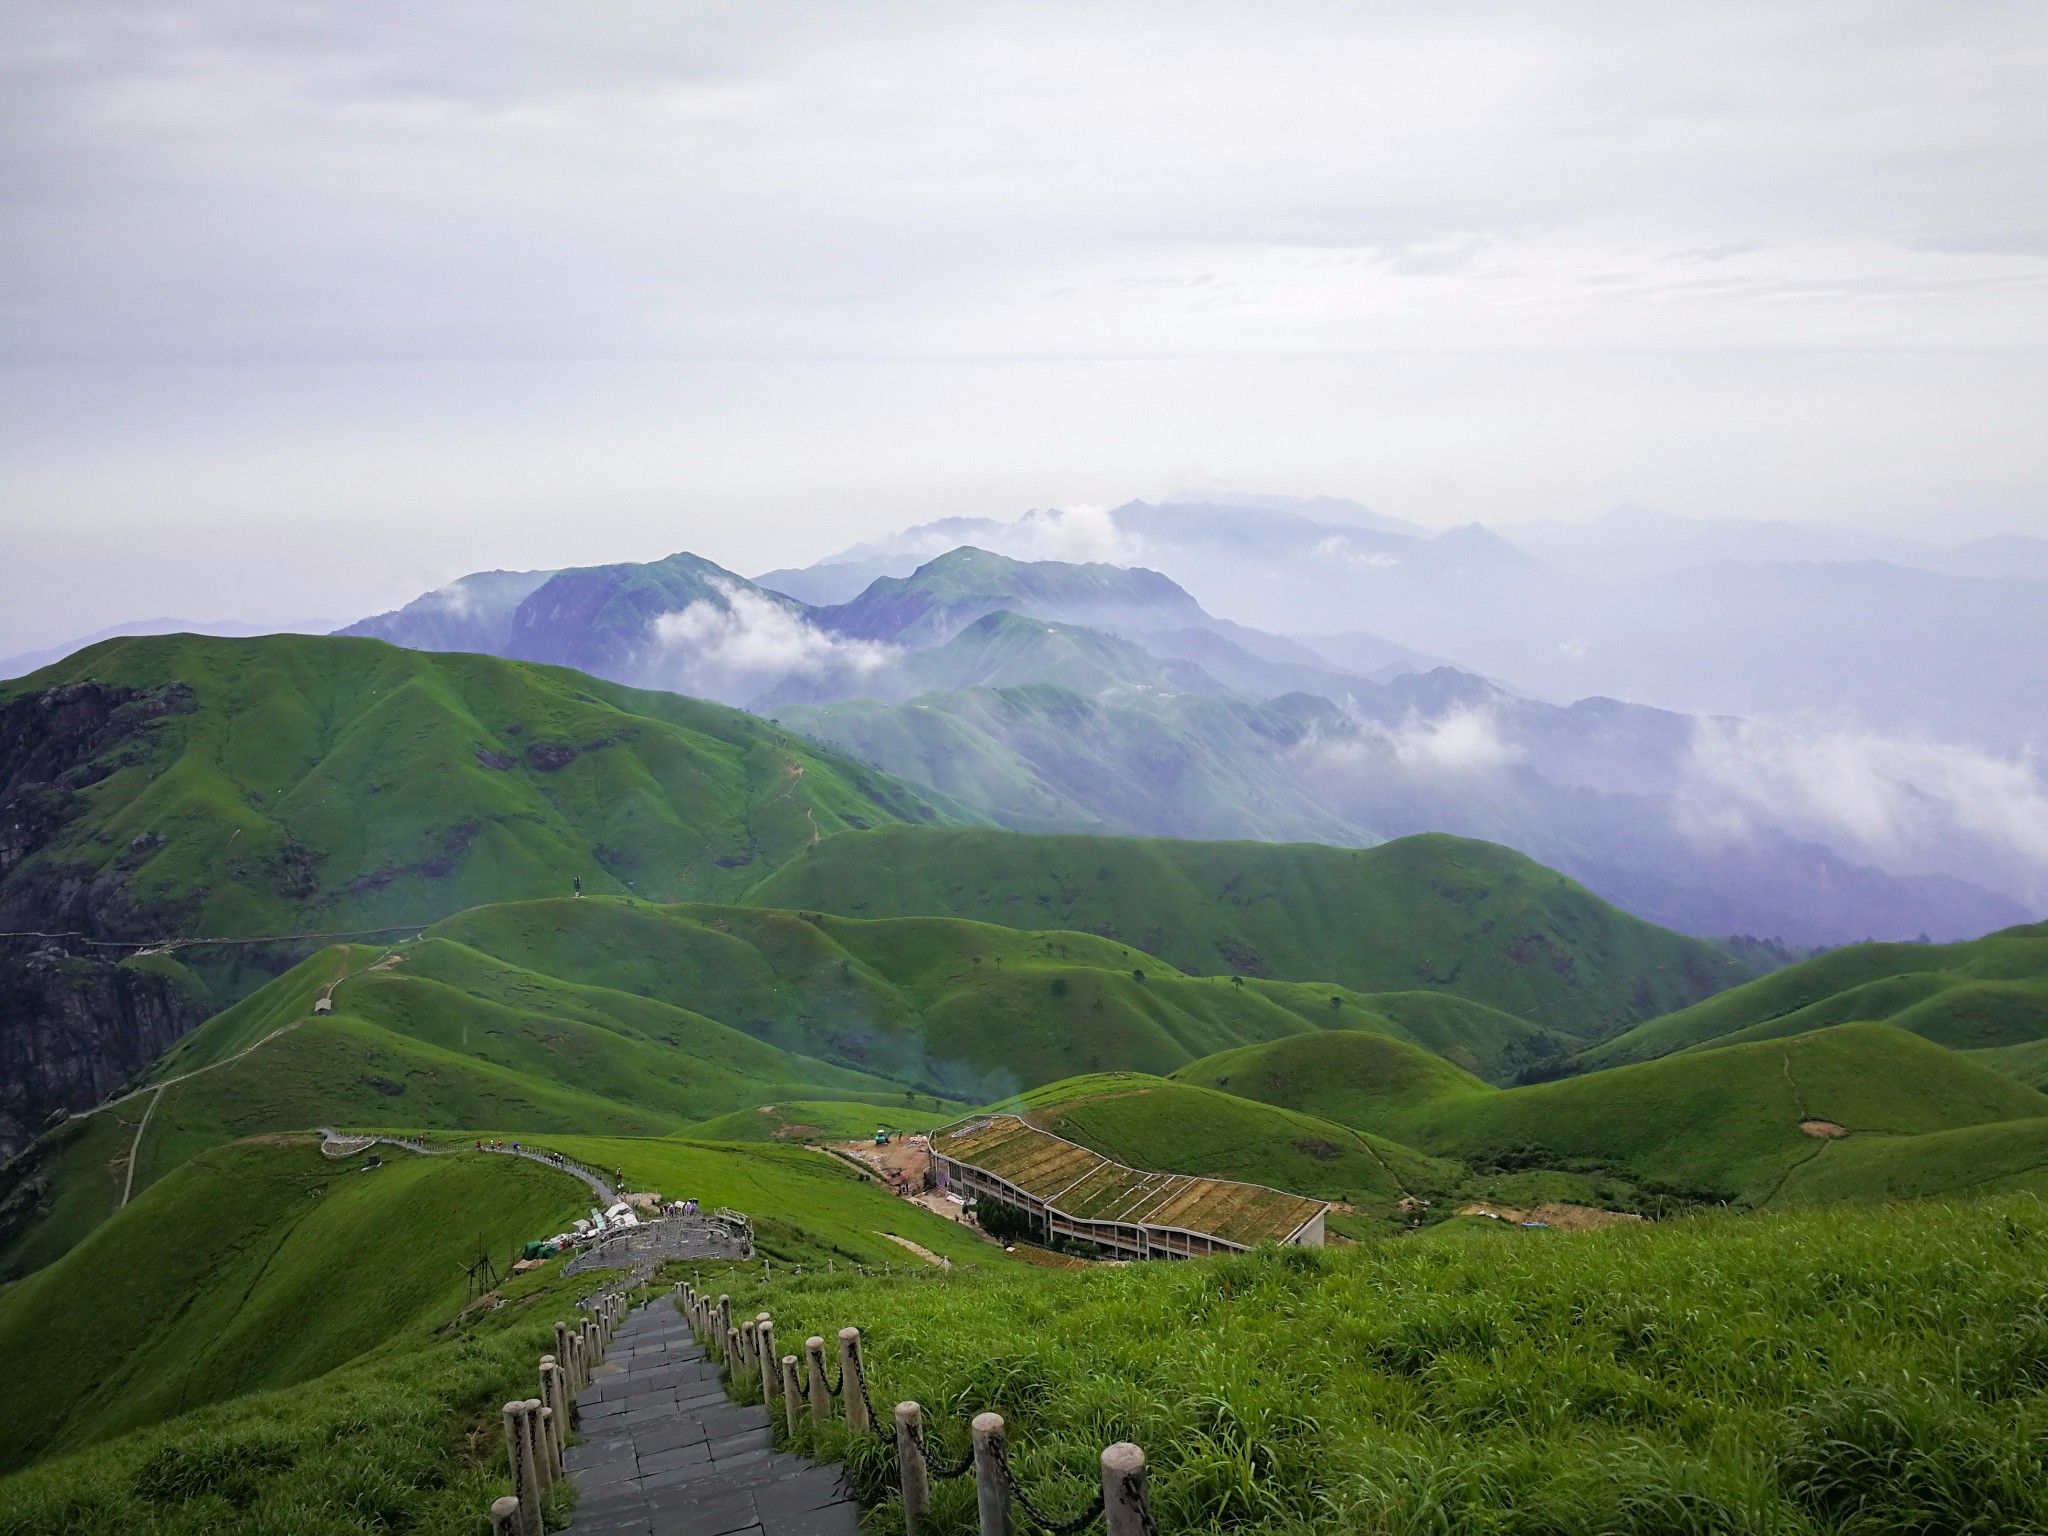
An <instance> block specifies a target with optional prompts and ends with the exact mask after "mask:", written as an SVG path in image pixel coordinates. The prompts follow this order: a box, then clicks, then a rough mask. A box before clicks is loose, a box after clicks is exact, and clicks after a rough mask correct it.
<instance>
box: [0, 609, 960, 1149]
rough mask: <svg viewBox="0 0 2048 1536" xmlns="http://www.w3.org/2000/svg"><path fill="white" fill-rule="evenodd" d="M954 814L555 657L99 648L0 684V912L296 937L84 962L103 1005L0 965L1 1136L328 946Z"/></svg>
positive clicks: (363, 644)
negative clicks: (15, 1086) (528, 660)
mask: <svg viewBox="0 0 2048 1536" xmlns="http://www.w3.org/2000/svg"><path fill="white" fill-rule="evenodd" d="M954 814H955V813H954V812H952V811H950V810H947V809H945V808H942V807H939V806H938V805H936V804H935V803H934V801H933V800H932V799H931V798H930V797H929V796H928V795H925V794H922V793H920V792H916V791H912V790H910V789H908V788H906V787H905V786H903V785H901V784H898V783H896V782H895V781H893V780H890V779H888V778H887V777H886V776H884V775H881V774H878V773H875V772H873V771H871V770H868V769H863V768H860V767H858V766H856V765H853V764H850V763H847V762H844V761H842V760H839V759H836V758H833V757H832V756H830V755H829V754H827V753H823V752H821V751H819V750H818V749H817V748H816V747H814V746H812V745H811V744H810V743H808V742H806V741H804V740H803V739H802V738H800V737H797V736H794V735H792V734H790V733H787V732H784V731H781V730H779V729H777V728H775V727H773V726H771V725H769V724H768V723H766V722H764V721H761V720H758V719H756V718H754V717H753V716H750V715H746V714H743V713H741V712H740V711H737V710H731V709H725V708H722V707H720V706H718V705H714V704H706V703H701V702H699V701H696V700H692V699H686V698H681V697H678V696H676V695H673V694H664V693H642V692H636V691H635V690H633V689H629V688H623V687H619V686H617V685H615V684H611V683H604V682H599V681H598V680H597V679H595V678H591V677H586V676H583V675H581V674H579V673H574V672H567V671H563V670H561V669H558V668H553V667H544V666H538V665H531V664H525V663H520V662H513V661H504V660H499V659H496V658H492V657H487V656H473V655H428V654H423V653H420V652H414V651H402V650H397V649H394V648H393V647H391V646H388V645H385V644H383V643H382V642H380V641H375V640H362V639H337V638H331V637H330V638H319V637H309V636H297V635H278V636H266V637H261V638H257V639H248V640H227V639H211V638H202V637H195V636H191V635H168V636H153V637H145V638H132V639H122V640H112V641H108V642H106V643H104V644H101V645H95V646H91V647H88V648H87V649H85V650H83V651H80V652H78V653H77V654H76V655H73V656H70V657H67V658H66V659H65V660H63V661H61V662H59V663H56V664H55V665H53V666H50V667H46V668H44V669H43V670H41V671H40V672H37V673H34V674H32V675H30V676H29V677H26V678H22V679H17V680H15V681H13V682H10V683H6V684H4V685H0V823H4V824H5V825H6V826H7V827H8V829H9V832H8V852H7V857H6V859H5V860H4V861H0V863H4V868H0V928H6V929H14V930H28V931H33V932H48V931H52V930H58V931H67V932H75V933H79V934H81V935H82V936H83V937H84V938H85V939H86V940H159V939H177V940H192V939H237V940H247V939H250V938H257V937H274V938H276V939H277V940H278V942H274V943H256V944H251V943H246V942H238V943H233V944H212V943H209V944H196V945H190V946H188V947H182V948H179V949H178V950H177V952H176V957H175V959H173V958H172V957H170V956H158V957H155V958H154V959H153V960H151V961H149V962H147V963H145V964H139V965H130V966H125V967H120V968H113V967H110V966H109V965H108V964H107V961H106V960H104V959H99V960H92V961H90V962H88V961H87V960H85V959H82V958H80V959H74V960H73V961H72V962H71V963H72V964H73V965H74V966H92V967H97V968H98V973H99V974H100V975H101V979H102V980H103V981H104V983H105V985H104V986H103V988H102V990H103V991H104V993H105V994H106V999H107V1001H106V1002H104V1003H96V1004H95V1005H93V1006H89V1007H81V1006H79V1005H77V1004H76V1003H74V1002H73V1001H71V999H73V998H74V997H76V996H77V994H78V989H77V987H75V986H72V985H69V984H67V985H65V986H58V985H56V984H55V983H53V982H50V981H48V980H47V978H45V979H43V980H41V981H39V980H38V979H37V977H38V976H39V975H40V974H41V973H37V972H33V971H32V970H25V969H24V968H23V967H22V966H21V965H19V964H15V963H13V962H12V961H11V960H10V961H8V962H6V963H0V1004H4V1006H0V1067H4V1068H5V1069H6V1071H7V1074H8V1075H10V1076H13V1075H16V1074H17V1073H18V1074H19V1077H20V1080H21V1081H22V1082H23V1083H24V1084H25V1085H26V1087H25V1093H24V1095H23V1096H22V1097H20V1098H14V1097H10V1098H9V1099H8V1100H7V1101H6V1102H5V1103H4V1104H0V1152H11V1151H13V1150H14V1149H15V1148H16V1147H18V1146H20V1145H22V1144H23V1143H25V1142H26V1141H27V1140H28V1139H29V1138H30V1137H31V1136H32V1135H33V1134H34V1133H35V1131H36V1130H37V1129H39V1128H40V1127H41V1126H42V1124H43V1123H44V1121H45V1119H46V1117H47V1116H48V1115H49V1114H50V1112H51V1110H52V1109H54V1108H58V1107H62V1108H68V1109H78V1108H82V1107H83V1106H84V1105H86V1104H89V1103H91V1102H93V1101H94V1100H96V1099H98V1098H100V1097H101V1096H103V1095H104V1094H105V1093H106V1091H107V1090H108V1089H110V1088H112V1087H113V1086H114V1085H116V1084H118V1083H120V1082H121V1081H122V1080H123V1079H124V1078H126V1077H127V1076H128V1074H130V1073H131V1072H133V1071H134V1070H135V1069H137V1068H139V1067H141V1066H142V1065H144V1064H145V1062H146V1061H147V1060H148V1059H149V1058H150V1057H152V1056H154V1055H156V1054H157V1053H158V1052H160V1051H161V1050H162V1049H163V1048H164V1047H165V1046H166V1045H168V1044H169V1043H170V1042H171V1041H172V1040H174V1039H176V1038H177V1036H178V1034H179V1033H180V1032H181V1031H182V1030H183V1029H185V1028H189V1027H190V1025H191V1024H193V1023H196V1022H197V1021H198V1020H199V1019H200V1018H203V1017H205V1016H206V1014H208V1013H209V1012H212V1011H213V1010H215V1009H217V1008H219V1007H221V1006H223V1005H225V1004H226V1003H230V1002H233V1001H234V1000H235V999H236V998H238V997H240V996H243V995H246V994H247V993H248V992H249V991H251V990H253V989H254V988H255V987H257V986H259V985H261V984H263V983H264V982H267V981H269V980H270V979H271V978H272V977H273V976H275V975H276V974H277V973H278V972H279V971H281V970H283V969H284V968H285V967H286V966H288V965H290V964H291V963H292V962H293V961H295V960H298V959H300V958H302V957H303V956H304V955H306V954H308V953H310V952H311V951H312V950H313V949H316V948H318V947H319V945H320V944H321V943H322V942H323V941H325V940H327V939H333V938H342V937H348V936H351V935H363V934H366V933H369V932H372V931H379V930H388V929H391V928H392V927H394V926H395V925H401V924H424V923H431V922H433V921H435V920H436V919H438V918H441V917H445V916H447V915H448V914H449V913H451V912H455V911H459V910H462V909H463V908H466V907H470V906H474V905H476V904H478V903H480V902H486V901H502V900H508V899H517V898H522V897H536V896H550V895H565V894H568V893H569V892H570V891H571V890H572V889H574V888H575V885H576V883H577V882H579V881H580V882H581V884H582V887H583V888H584V889H585V890H587V891H590V892H593V893H596V892H612V893H621V894H623V893H626V892H629V891H630V892H632V893H635V894H638V895H642V896H647V897H659V898H661V899H665V900H675V899H686V898H699V899H701V898H706V897H721V896H723V897H736V896H737V895H738V894H739V893H740V892H742V891H743V890H744V889H745V888H747V887H748V886H750V885H752V884H753V883H755V882H756V881H757V880H758V879H759V878H760V875H761V874H762V873H763V872H764V871H765V870H766V869H768V868H770V867H772V866H773V865H774V864H776V863H778V862H780V861H781V860H783V859H785V858H787V857H788V856H789V855H790V854H792V853H794V852H795V851H796V850H797V849H799V848H802V847H805V846H807V845H808V844H809V843H810V842H811V841H813V840H814V839H816V838H818V837H820V836H822V835H825V834H829V833H831V832H835V831H840V830H848V829H857V828H863V827H870V826H873V825H875V824H877V823H881V822H890V821H898V820H904V819H910V820H916V821H920V822H923V821H934V822H937V821H944V820H946V819H948V818H949V817H950V816H952V815H954ZM959 814H960V815H961V816H962V817H964V818H965V819H968V820H972V819H974V818H973V817H972V816H969V815H967V813H959ZM82 953H85V954H94V955H102V956H106V955H111V956H113V957H116V958H118V956H119V953H120V952H119V950H113V951H108V950H105V949H99V950H93V949H90V948H87V949H85V950H84V951H82ZM116 1004H118V1007H117V1006H116ZM116 1012H118V1013H119V1014H120V1016H121V1017H120V1019H119V1021H118V1022H116V1021H114V1020H113V1019H111V1017H110V1016H111V1015H113V1014H115V1013H116ZM80 1015H84V1016H87V1017H90V1018H93V1019H99V1020H106V1022H104V1023H102V1024H99V1025H97V1026H95V1027H91V1028H82V1027H81V1024H80Z"/></svg>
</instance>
